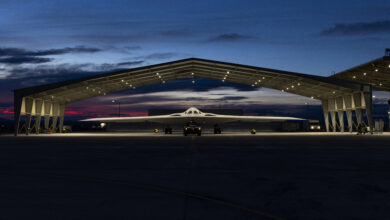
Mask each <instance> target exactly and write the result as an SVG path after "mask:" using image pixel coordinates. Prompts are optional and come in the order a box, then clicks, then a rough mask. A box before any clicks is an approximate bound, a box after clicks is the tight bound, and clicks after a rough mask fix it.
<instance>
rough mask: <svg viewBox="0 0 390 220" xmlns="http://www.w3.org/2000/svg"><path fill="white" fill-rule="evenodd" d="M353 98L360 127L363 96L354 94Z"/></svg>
mask: <svg viewBox="0 0 390 220" xmlns="http://www.w3.org/2000/svg"><path fill="white" fill-rule="evenodd" d="M352 96H353V102H354V104H355V113H356V121H357V124H358V125H360V124H361V123H362V94H361V93H354V94H352Z"/></svg>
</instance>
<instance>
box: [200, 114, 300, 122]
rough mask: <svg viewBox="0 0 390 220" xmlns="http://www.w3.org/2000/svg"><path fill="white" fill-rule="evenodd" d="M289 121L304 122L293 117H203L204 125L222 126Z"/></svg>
mask: <svg viewBox="0 0 390 220" xmlns="http://www.w3.org/2000/svg"><path fill="white" fill-rule="evenodd" d="M290 120H305V119H302V118H294V117H275V116H236V115H217V114H215V115H213V116H204V123H206V124H222V123H228V122H281V121H290Z"/></svg>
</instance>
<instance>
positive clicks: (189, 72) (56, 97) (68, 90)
mask: <svg viewBox="0 0 390 220" xmlns="http://www.w3.org/2000/svg"><path fill="white" fill-rule="evenodd" d="M379 63H381V65H382V66H381V69H382V68H383V65H384V64H383V63H382V62H379ZM378 65H379V64H378ZM378 68H379V67H378ZM193 77H200V78H209V79H215V80H222V81H226V82H234V83H240V84H246V85H252V86H254V87H266V88H271V89H277V90H281V91H284V92H289V93H294V94H298V95H302V96H306V97H312V98H315V99H321V100H322V99H329V98H334V97H338V96H340V95H341V94H346V93H353V92H357V91H361V90H362V84H361V83H356V82H351V81H346V80H343V79H344V77H322V76H314V75H308V74H302V73H294V72H287V71H281V70H275V69H268V68H262V67H255V66H247V65H240V64H233V63H226V62H220V61H213V60H205V59H199V58H189V59H183V60H178V61H173V62H167V63H162V64H156V65H151V66H144V67H138V68H133V69H128V70H123V71H118V72H113V73H108V74H101V75H96V76H92V77H86V78H80V79H74V80H67V81H61V82H56V83H51V84H45V85H40V86H33V87H28V88H23V89H18V90H15V91H14V92H15V96H17V97H26V96H29V97H33V98H36V99H44V100H52V101H54V102H58V103H65V104H67V103H72V102H76V101H80V100H84V99H88V98H92V97H95V96H100V95H105V94H108V93H111V92H116V91H120V90H126V89H131V88H136V87H140V86H146V85H151V84H156V83H165V82H167V81H171V80H177V79H183V78H193ZM340 78H342V79H340ZM386 85H387V84H386Z"/></svg>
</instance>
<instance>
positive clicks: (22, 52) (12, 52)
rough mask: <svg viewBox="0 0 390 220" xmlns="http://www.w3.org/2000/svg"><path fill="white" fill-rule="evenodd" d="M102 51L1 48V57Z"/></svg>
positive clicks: (79, 47) (85, 48) (91, 49)
mask: <svg viewBox="0 0 390 220" xmlns="http://www.w3.org/2000/svg"><path fill="white" fill-rule="evenodd" d="M99 51H101V49H99V48H94V47H85V46H77V47H65V48H58V49H48V50H26V49H22V48H4V47H3V48H0V57H3V56H49V55H61V54H67V53H95V52H99Z"/></svg>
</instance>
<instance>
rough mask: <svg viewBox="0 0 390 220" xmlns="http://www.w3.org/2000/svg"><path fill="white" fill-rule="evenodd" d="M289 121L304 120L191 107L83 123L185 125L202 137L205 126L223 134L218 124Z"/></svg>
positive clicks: (93, 119) (96, 119) (97, 119)
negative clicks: (214, 111)
mask: <svg viewBox="0 0 390 220" xmlns="http://www.w3.org/2000/svg"><path fill="white" fill-rule="evenodd" d="M288 120H304V119H301V118H294V117H274V116H236V115H220V114H213V113H206V112H201V111H200V110H199V109H197V108H195V107H191V108H189V109H187V110H186V111H185V112H181V113H174V114H169V115H156V116H142V117H109V118H90V119H85V120H82V121H98V122H102V123H109V122H117V123H118V122H123V123H124V122H126V123H131V122H156V123H161V124H165V125H170V124H184V125H185V126H187V127H188V128H191V129H190V130H191V131H193V130H194V129H195V130H197V131H198V132H192V133H198V135H200V131H201V127H200V126H201V125H204V124H214V133H221V132H220V129H219V127H218V124H222V123H227V122H278V121H279V122H280V121H288ZM194 125H197V128H193V127H194ZM216 128H217V129H219V132H218V131H217V132H216V130H215V129H216ZM168 129H169V128H168ZM187 130H188V129H187ZM171 132H172V130H171ZM165 133H167V131H165ZM168 133H169V130H168ZM184 134H185V135H186V132H185V128H184Z"/></svg>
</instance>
